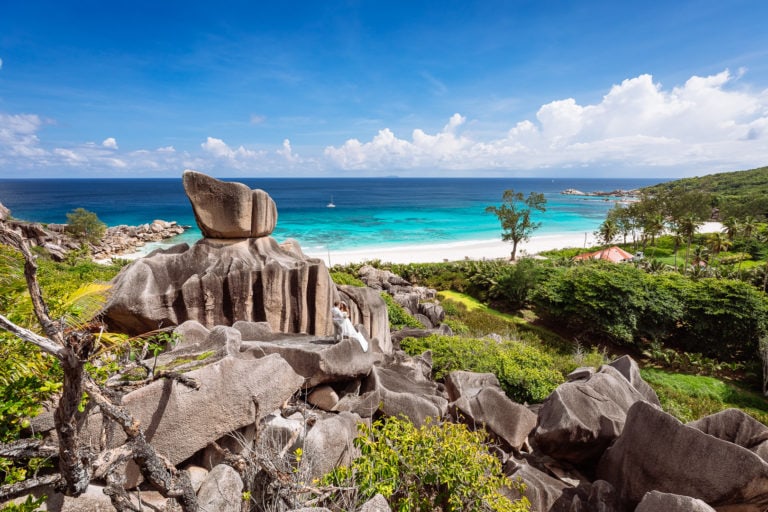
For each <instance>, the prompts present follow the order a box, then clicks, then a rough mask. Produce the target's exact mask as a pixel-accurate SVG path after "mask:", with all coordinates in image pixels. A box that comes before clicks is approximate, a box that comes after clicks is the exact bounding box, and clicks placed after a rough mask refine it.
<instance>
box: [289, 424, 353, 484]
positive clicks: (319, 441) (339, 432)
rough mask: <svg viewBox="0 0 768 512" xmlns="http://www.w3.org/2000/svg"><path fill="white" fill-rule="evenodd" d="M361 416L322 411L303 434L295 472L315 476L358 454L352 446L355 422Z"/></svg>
mask: <svg viewBox="0 0 768 512" xmlns="http://www.w3.org/2000/svg"><path fill="white" fill-rule="evenodd" d="M362 421H363V419H362V418H360V417H359V416H357V415H356V414H352V413H348V412H341V413H338V414H329V415H323V416H321V417H320V419H318V420H317V422H315V424H314V425H313V426H312V428H311V429H310V430H309V432H307V435H306V437H305V438H304V453H303V455H302V458H301V463H300V466H299V472H300V474H301V475H302V477H303V478H306V481H308V482H309V481H311V480H312V479H313V478H319V477H321V476H323V475H325V474H326V473H328V472H330V471H332V470H333V469H334V468H335V467H337V466H340V465H348V464H350V463H351V462H352V460H353V459H354V458H355V457H357V456H358V455H359V451H358V450H357V448H355V446H354V443H353V441H354V439H355V437H357V434H358V432H357V424H358V423H360V422H362Z"/></svg>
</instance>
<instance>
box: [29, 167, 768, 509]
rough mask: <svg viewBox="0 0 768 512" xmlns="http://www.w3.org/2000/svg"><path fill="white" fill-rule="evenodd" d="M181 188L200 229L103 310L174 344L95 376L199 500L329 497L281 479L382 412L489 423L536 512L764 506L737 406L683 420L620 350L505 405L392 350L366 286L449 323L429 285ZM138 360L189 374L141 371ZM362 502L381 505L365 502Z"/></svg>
mask: <svg viewBox="0 0 768 512" xmlns="http://www.w3.org/2000/svg"><path fill="white" fill-rule="evenodd" d="M187 176H189V178H188V179H187ZM187 181H189V182H191V183H193V186H191V187H190V190H191V193H190V194H189V196H190V200H191V202H192V204H193V208H194V211H195V214H196V216H197V218H198V223H199V224H200V225H201V230H204V232H205V233H207V235H206V237H205V238H204V239H203V240H201V241H199V242H197V243H196V244H194V245H193V246H191V247H190V246H188V245H186V244H181V245H178V246H175V247H174V248H171V249H168V250H161V251H156V252H155V253H153V254H150V255H149V256H147V257H145V258H143V259H141V260H137V261H135V262H133V263H132V264H130V265H129V266H127V267H126V268H125V269H124V270H123V272H122V273H121V274H120V275H119V276H118V277H117V278H116V279H115V281H114V286H113V289H112V298H111V302H110V304H109V306H108V309H107V310H106V316H107V319H108V321H109V322H110V323H111V324H112V326H113V327H114V328H116V329H118V330H122V331H124V332H128V333H131V334H145V333H146V332H147V331H151V330H154V329H156V328H158V327H163V328H166V327H168V326H171V328H169V329H168V331H167V332H171V333H172V334H171V335H170V336H169V339H170V340H171V341H170V343H169V345H170V346H169V347H168V350H167V351H166V352H164V353H161V354H158V355H157V356H155V357H151V358H149V359H146V360H145V361H143V364H142V365H139V364H138V363H128V364H127V365H126V366H124V367H123V368H122V369H121V372H120V373H119V374H118V375H115V376H113V377H111V378H110V380H109V382H108V385H109V386H110V388H111V389H113V390H118V391H117V392H119V393H120V395H121V399H120V403H121V405H122V406H123V407H124V408H125V409H126V410H127V411H128V412H129V413H130V414H131V415H132V417H133V418H135V419H136V420H137V422H138V423H137V424H138V425H139V426H141V428H143V429H144V431H145V435H146V438H147V439H148V440H149V441H150V442H151V444H152V446H153V447H154V448H155V449H156V450H157V451H158V453H159V454H160V455H162V456H163V457H164V458H165V459H166V460H167V462H168V464H171V465H173V466H175V468H176V470H178V471H182V470H184V471H187V472H188V473H189V475H190V477H191V479H192V481H193V484H194V488H195V491H196V493H197V499H198V502H199V504H200V505H201V506H202V507H204V508H203V509H204V510H223V511H229V510H231V511H238V510H241V509H242V507H243V497H244V496H245V495H247V496H249V497H250V499H251V500H253V502H254V503H258V504H259V506H260V507H261V508H260V509H259V510H275V511H280V512H289V511H292V510H326V509H317V508H309V509H307V508H301V507H302V506H304V505H303V504H302V503H301V502H300V500H299V499H298V498H299V497H300V496H295V495H293V496H292V495H291V494H290V492H291V491H292V490H294V489H300V488H302V487H301V485H302V484H304V483H307V482H313V481H314V479H316V478H319V477H321V476H322V475H324V474H325V473H327V472H328V471H330V470H332V469H333V468H335V467H338V466H339V465H343V464H347V463H349V462H350V461H351V460H353V459H354V458H355V457H357V456H359V455H360V452H359V451H358V449H357V448H356V444H355V442H354V439H355V437H356V436H357V435H358V430H357V425H358V424H359V423H363V424H370V423H371V422H372V421H373V420H375V419H377V418H379V417H388V416H391V417H405V418H408V419H410V420H411V421H412V422H413V423H415V424H417V425H420V424H424V423H426V422H427V421H432V420H436V421H461V422H463V423H465V424H466V425H468V426H469V427H470V428H473V429H474V428H483V429H485V430H486V431H487V432H488V433H489V435H490V438H491V440H492V445H493V446H492V453H494V454H496V455H497V456H498V457H499V459H500V461H501V462H502V463H503V466H504V471H505V473H506V474H507V475H509V476H510V477H511V478H512V479H515V480H517V479H519V480H520V481H522V482H523V483H524V484H525V485H526V489H525V490H524V494H525V496H526V497H527V498H528V499H529V500H530V502H531V504H532V508H531V510H532V511H536V512H633V511H634V512H647V511H662V510H663V511H671V512H677V511H679V512H682V511H684V510H701V511H708V510H718V511H721V512H734V511H739V512H741V511H747V512H752V511H755V512H757V511H764V510H767V509H768V462H766V460H765V457H766V453H768V450H767V449H766V446H767V445H768V427H766V426H765V425H762V424H760V423H758V422H756V421H755V420H753V419H752V418H750V417H748V416H746V415H745V414H743V413H740V412H739V411H726V412H723V413H719V414H715V415H712V416H708V417H706V418H703V419H701V420H699V421H696V422H692V423H690V424H688V425H684V424H682V423H680V422H679V421H677V420H676V419H675V418H673V417H672V416H670V415H669V414H667V413H665V412H664V411H662V410H661V407H660V404H659V400H658V397H657V396H656V394H655V393H654V392H653V390H652V389H651V388H650V386H649V385H648V384H647V383H646V382H644V381H643V379H642V376H641V374H640V372H639V368H638V366H637V364H636V363H635V362H634V361H633V360H632V359H631V358H629V357H628V356H624V357H621V358H619V359H617V360H615V361H613V362H612V363H610V364H607V365H603V366H601V367H599V368H579V369H577V370H575V371H574V372H572V373H571V374H570V375H569V376H568V379H567V382H565V383H563V384H561V385H560V386H559V387H558V388H557V389H555V390H554V392H553V393H551V395H550V396H549V397H548V398H547V399H546V400H545V401H544V402H543V403H542V404H537V405H529V404H520V403H516V402H514V401H513V400H511V399H510V398H509V397H507V396H506V395H505V394H504V392H503V390H502V389H501V387H500V385H499V381H498V379H497V378H496V377H495V376H494V375H492V374H488V373H473V372H466V371H456V372H452V373H450V374H449V375H448V376H447V377H446V378H445V379H444V381H443V382H436V381H435V380H434V379H433V378H432V354H431V353H429V352H426V353H424V354H420V355H418V356H413V357H412V356H409V355H406V354H405V353H403V352H402V351H400V350H398V348H397V345H396V344H394V345H393V344H392V342H391V339H392V338H398V336H392V335H391V333H390V328H389V324H388V320H387V311H386V306H385V305H384V304H385V303H384V301H383V300H382V299H381V297H380V296H379V293H382V292H385V293H389V294H390V295H392V296H393V297H394V298H395V299H396V300H397V302H398V303H399V304H401V305H403V307H405V308H407V309H408V310H409V311H411V312H412V313H416V314H421V315H422V316H423V317H424V319H425V322H429V324H430V325H431V326H427V325H425V326H424V328H423V329H412V330H410V331H407V333H408V334H413V335H428V334H429V333H432V332H441V333H443V334H448V333H450V330H447V331H446V330H445V327H444V326H442V325H441V322H442V318H443V316H444V312H442V309H441V308H440V307H439V304H438V303H437V302H435V296H434V295H435V294H434V290H429V289H425V288H420V287H416V286H413V285H411V283H408V282H407V281H406V280H404V279H402V278H401V277H400V276H397V275H395V274H393V273H391V272H387V271H381V270H380V269H376V268H373V267H363V268H361V269H360V276H359V277H360V278H361V279H362V280H363V281H364V282H366V283H367V286H366V287H364V288H363V287H359V288H358V287H353V286H336V285H335V284H334V283H333V282H332V281H331V279H330V275H329V273H328V270H327V269H326V267H325V266H324V263H323V262H322V260H315V259H312V258H307V257H306V256H304V255H303V254H302V253H301V250H300V248H299V247H298V244H297V243H295V242H290V243H287V244H278V243H277V241H275V240H274V239H272V238H271V237H270V236H269V233H265V231H269V232H270V233H271V229H272V228H274V224H273V223H274V222H276V210H275V211H272V204H274V203H270V201H271V199H269V198H268V196H266V197H265V194H262V193H261V192H260V191H250V192H246V191H245V190H244V189H243V188H242V187H239V186H236V187H230V186H229V185H220V183H218V182H217V181H216V180H213V179H212V178H208V177H206V176H204V175H199V173H194V174H191V173H187V174H185V183H187ZM209 182H210V188H211V191H214V192H215V193H214V192H210V191H206V189H205V183H209ZM209 201H235V202H237V204H233V205H232V209H231V212H237V214H236V215H235V214H234V213H233V214H232V215H230V216H229V217H227V218H228V220H227V221H226V222H225V221H223V220H222V219H224V218H225V217H226V216H224V215H223V214H222V215H219V214H218V213H216V214H214V213H212V212H217V211H218V209H220V208H221V206H220V205H218V206H217V205H213V206H211V205H207V203H208V202H209ZM254 205H256V206H254ZM262 207H263V208H266V209H267V211H266V213H265V212H262V211H260V208H262ZM249 212H250V213H249ZM270 226H271V227H270ZM210 235H215V237H214V236H210ZM337 298H341V299H343V300H344V301H346V302H348V303H349V304H350V305H351V306H352V318H353V321H354V323H355V324H356V325H357V326H358V328H359V329H361V331H362V332H363V334H364V336H365V337H366V339H367V340H368V341H369V342H370V343H369V346H370V349H369V350H368V351H367V352H366V351H363V349H362V348H361V346H360V345H359V344H358V343H357V342H356V341H354V340H349V339H347V340H342V341H340V342H338V343H336V342H334V340H333V336H332V332H333V331H332V329H331V327H330V319H329V315H330V305H331V304H332V301H333V300H334V299H337ZM422 304H431V306H429V307H422V306H421V305H422ZM142 367H143V368H145V369H144V370H141V368H142ZM147 368H153V371H154V372H157V373H158V374H162V373H163V372H174V373H175V374H180V375H184V376H185V377H187V378H188V379H187V380H185V381H181V380H179V379H167V380H155V381H153V382H142V377H146V376H147V373H146V372H147V370H146V369H147ZM137 372H138V373H137ZM142 372H143V373H142ZM146 380H147V381H149V380H151V379H146ZM190 380H193V382H194V385H193V384H190ZM430 418H431V420H430ZM53 425H54V422H53V413H51V412H47V413H43V414H41V415H40V416H38V417H37V418H34V419H33V420H32V427H31V428H32V429H33V430H34V432H35V433H37V434H38V435H39V436H41V437H42V438H43V440H44V442H45V443H46V444H48V445H55V444H56V442H57V440H56V431H55V429H54V426H53ZM83 429H84V432H85V433H86V434H87V435H85V439H86V440H87V447H88V448H89V449H90V451H88V450H86V451H85V452H84V453H86V452H87V453H91V452H93V453H102V454H107V455H108V456H116V455H117V456H119V453H117V452H115V451H113V450H119V448H118V447H119V446H120V445H121V443H122V442H123V439H124V436H123V434H122V433H121V431H120V430H119V429H116V428H115V427H114V425H111V424H109V423H108V422H106V423H105V422H104V421H103V416H102V414H101V413H100V412H99V410H98V409H92V410H89V412H88V417H87V419H86V420H85V423H84V426H83ZM120 471H122V473H121V476H122V477H124V478H125V487H126V488H127V489H130V490H137V491H138V490H140V492H135V493H134V492H131V493H130V497H131V499H132V500H135V501H136V502H137V503H138V502H141V504H140V505H138V504H137V505H136V509H137V510H138V509H144V510H162V511H165V510H168V511H170V510H178V508H174V506H175V505H174V504H173V503H172V501H171V500H167V499H164V498H162V497H160V496H159V494H158V493H156V492H153V491H151V490H148V489H147V488H146V487H143V486H142V485H143V484H142V482H141V480H142V478H141V476H140V475H139V473H138V472H137V471H136V467H135V466H133V465H132V464H127V465H126V466H125V467H121V468H120ZM504 492H505V493H507V494H508V495H510V496H511V497H517V496H518V494H517V493H518V492H519V490H517V489H512V488H510V489H504ZM46 494H47V495H48V509H49V510H64V511H74V510H110V509H111V503H110V501H109V498H108V497H107V496H105V495H104V485H103V481H100V480H99V479H98V478H97V479H95V480H94V481H93V483H92V485H91V487H90V488H89V489H88V491H87V492H86V493H85V494H84V495H83V496H81V497H79V498H69V497H64V496H62V495H61V494H58V493H57V492H55V491H54V490H53V489H50V490H48V491H47V492H46ZM286 496H288V497H289V498H291V499H286ZM246 505H247V504H246ZM358 510H369V511H372V510H377V511H388V510H390V508H389V505H388V504H387V503H386V500H385V499H384V498H383V497H381V496H376V497H374V498H372V499H371V500H370V501H369V502H368V503H366V504H364V505H362V507H360V508H359V509H358Z"/></svg>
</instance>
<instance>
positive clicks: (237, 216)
mask: <svg viewBox="0 0 768 512" xmlns="http://www.w3.org/2000/svg"><path fill="white" fill-rule="evenodd" d="M182 182H183V184H184V191H185V192H186V194H187V197H188V198H189V201H190V203H192V210H193V211H194V213H195V220H196V221H197V225H198V227H199V228H200V231H201V232H202V233H203V236H204V237H206V238H256V237H262V236H267V235H269V234H271V233H272V231H274V229H275V225H276V223H277V207H276V206H275V202H274V201H273V200H272V198H271V197H269V194H267V193H266V192H264V191H263V190H259V189H256V190H251V189H250V188H249V187H248V186H246V185H243V184H242V183H234V182H225V181H220V180H217V179H215V178H212V177H210V176H207V175H205V174H202V173H199V172H195V171H190V170H187V171H184V175H183V176H182Z"/></svg>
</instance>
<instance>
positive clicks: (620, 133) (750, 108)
mask: <svg viewBox="0 0 768 512" xmlns="http://www.w3.org/2000/svg"><path fill="white" fill-rule="evenodd" d="M742 75H743V71H740V72H739V73H738V74H737V75H733V74H731V73H730V72H729V71H728V70H725V71H723V72H721V73H718V74H716V75H712V76H706V77H698V76H693V77H691V78H690V79H689V80H687V81H686V82H685V83H684V84H683V85H681V86H676V87H673V88H672V89H665V88H664V87H663V86H662V84H660V83H658V82H654V80H653V77H652V76H651V75H640V76H638V77H634V78H629V79H626V80H624V81H622V82H621V83H620V84H616V85H613V86H612V87H611V88H610V90H609V91H608V93H607V94H606V95H605V96H603V97H602V99H601V100H600V101H599V102H596V103H594V104H585V105H582V104H579V103H578V102H577V101H576V99H574V98H565V99H559V100H555V101H552V102H550V103H547V104H545V105H542V106H541V107H540V108H539V110H538V112H537V113H536V118H535V120H528V119H526V120H522V121H518V122H516V123H515V124H514V126H513V127H512V128H510V129H509V130H508V131H507V133H506V134H504V135H502V136H499V137H496V138H490V139H485V140H484V139H480V138H477V137H474V136H473V135H472V133H471V132H470V131H469V130H466V131H464V130H463V128H464V126H465V124H466V119H465V118H464V117H463V116H461V115H459V114H454V115H453V116H452V117H451V118H450V120H449V122H448V124H447V125H446V126H445V127H444V128H443V129H442V130H441V131H440V132H438V133H435V134H428V133H426V132H424V131H423V130H421V129H415V130H413V132H412V135H411V138H410V139H404V138H399V137H397V136H396V135H395V134H394V133H393V132H392V131H391V130H389V129H388V128H383V129H381V130H379V132H378V134H376V135H375V136H374V137H373V138H372V139H371V140H370V141H368V142H361V141H360V140H358V139H349V140H347V141H346V142H345V143H344V144H342V145H341V146H338V147H336V146H329V147H327V148H326V149H325V152H324V154H325V156H326V157H327V158H328V159H329V160H330V161H331V162H332V163H333V164H334V165H337V166H339V167H341V168H343V169H365V170H378V169H387V168H390V169H391V168H398V169H409V168H416V169H426V168H440V169H449V170H472V169H526V170H535V169H549V168H553V167H560V168H564V167H575V166H584V165H609V166H623V167H626V168H638V167H656V166H671V167H675V166H676V167H680V168H681V170H683V169H690V168H692V167H693V166H699V167H698V168H701V167H700V166H701V165H708V166H710V167H718V166H721V165H726V166H730V168H732V169H739V168H748V167H751V166H759V165H765V164H766V163H768V162H766V155H768V91H761V92H754V91H750V90H749V89H747V88H738V87H737V85H738V84H736V83H735V82H737V81H738V80H739V78H740V77H741V76H742Z"/></svg>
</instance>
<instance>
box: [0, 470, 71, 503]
mask: <svg viewBox="0 0 768 512" xmlns="http://www.w3.org/2000/svg"><path fill="white" fill-rule="evenodd" d="M60 480H61V475H60V474H58V473H56V474H53V475H46V476H41V477H39V478H27V479H26V480H24V481H23V482H17V483H15V484H8V485H3V486H0V502H3V501H6V500H10V499H13V498H15V497H17V496H21V495H23V494H25V493H28V492H29V491H31V490H32V489H37V488H38V487H43V486H46V485H51V484H58V483H59V481H60Z"/></svg>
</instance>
